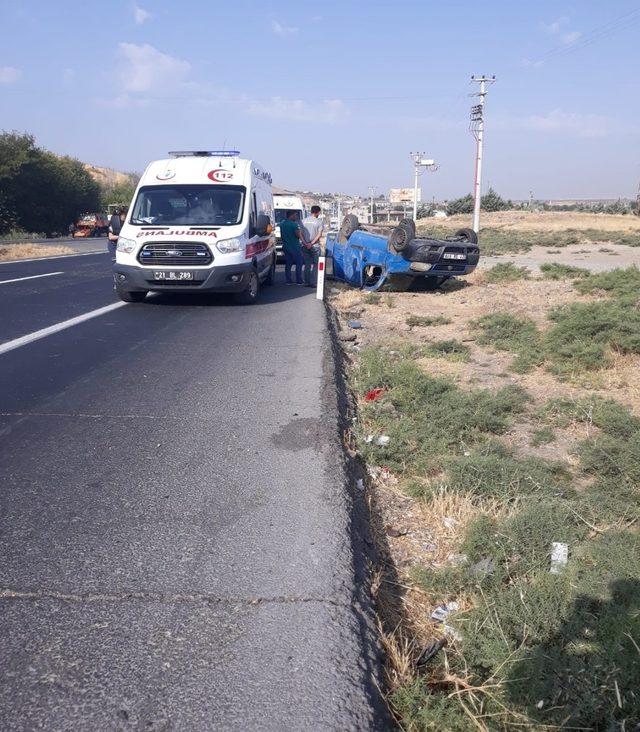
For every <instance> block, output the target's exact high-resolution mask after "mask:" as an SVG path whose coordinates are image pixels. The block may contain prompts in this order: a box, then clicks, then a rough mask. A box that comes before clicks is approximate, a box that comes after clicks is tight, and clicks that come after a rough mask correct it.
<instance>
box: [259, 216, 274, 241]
mask: <svg viewBox="0 0 640 732" xmlns="http://www.w3.org/2000/svg"><path fill="white" fill-rule="evenodd" d="M272 229H273V227H272V226H271V219H270V218H269V217H268V216H267V214H264V213H259V214H258V218H257V221H256V235H257V236H267V234H270V233H271V231H272Z"/></svg>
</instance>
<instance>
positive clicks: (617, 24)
mask: <svg viewBox="0 0 640 732" xmlns="http://www.w3.org/2000/svg"><path fill="white" fill-rule="evenodd" d="M639 20H640V8H635V9H634V10H630V11H628V12H626V13H623V14H622V15H620V16H618V17H617V18H614V19H613V20H610V21H609V22H607V23H604V24H603V25H601V26H598V27H596V28H594V29H592V30H591V31H589V32H588V33H586V34H585V35H584V36H581V37H580V38H577V39H576V40H575V41H574V42H573V43H569V44H565V45H562V46H556V47H555V48H552V49H550V50H549V51H547V52H546V53H543V54H542V55H541V56H539V57H538V58H537V59H535V61H533V63H541V62H543V61H547V60H548V59H550V58H560V57H562V56H567V55H569V54H571V53H575V52H576V51H580V50H582V49H583V48H586V47H587V46H590V45H592V44H593V43H596V42H597V41H600V40H602V39H603V38H608V37H609V36H612V35H613V34H614V33H616V32H618V31H619V30H621V29H624V28H628V27H629V25H632V24H634V23H636V22H638V21H639Z"/></svg>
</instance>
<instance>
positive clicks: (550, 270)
mask: <svg viewBox="0 0 640 732" xmlns="http://www.w3.org/2000/svg"><path fill="white" fill-rule="evenodd" d="M540 271H541V272H542V274H543V275H544V278H545V280H566V279H581V278H584V277H589V276H590V275H591V273H590V272H589V270H588V269H584V268H583V267H571V266H570V265H568V264H559V263H558V262H547V263H545V264H541V265H540Z"/></svg>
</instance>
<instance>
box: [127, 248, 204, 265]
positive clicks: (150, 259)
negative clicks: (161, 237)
mask: <svg viewBox="0 0 640 732" xmlns="http://www.w3.org/2000/svg"><path fill="white" fill-rule="evenodd" d="M138 261H139V262H140V264H142V265H145V266H148V267H157V266H169V267H176V266H178V267H194V266H196V267H197V266H200V267H203V266H207V265H208V264H211V262H213V255H212V254H211V250H210V249H209V247H208V246H207V245H206V244H196V243H192V242H162V244H145V245H144V246H143V247H142V249H141V250H140V252H139V254H138Z"/></svg>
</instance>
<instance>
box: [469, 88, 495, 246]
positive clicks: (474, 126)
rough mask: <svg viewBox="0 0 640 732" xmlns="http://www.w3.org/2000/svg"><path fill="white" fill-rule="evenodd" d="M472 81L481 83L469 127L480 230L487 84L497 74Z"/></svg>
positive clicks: (476, 228)
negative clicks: (473, 150) (474, 145)
mask: <svg viewBox="0 0 640 732" xmlns="http://www.w3.org/2000/svg"><path fill="white" fill-rule="evenodd" d="M471 81H473V82H476V83H478V84H480V91H479V92H478V93H477V94H474V95H473V96H476V97H478V98H479V104H476V105H475V106H473V107H471V124H470V126H469V129H470V131H471V134H472V135H473V136H474V137H475V140H476V144H477V147H476V170H475V180H474V184H473V230H474V231H475V232H476V234H477V233H478V231H479V230H480V200H481V198H482V192H481V185H482V148H483V144H484V99H485V97H486V96H487V84H493V83H495V81H496V77H495V76H472V77H471Z"/></svg>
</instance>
